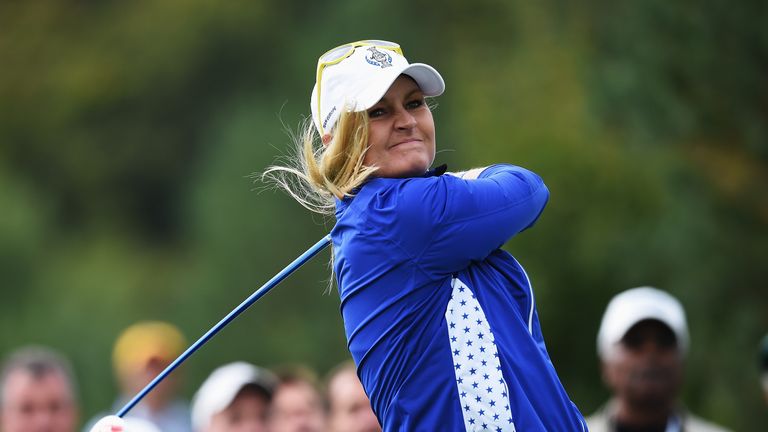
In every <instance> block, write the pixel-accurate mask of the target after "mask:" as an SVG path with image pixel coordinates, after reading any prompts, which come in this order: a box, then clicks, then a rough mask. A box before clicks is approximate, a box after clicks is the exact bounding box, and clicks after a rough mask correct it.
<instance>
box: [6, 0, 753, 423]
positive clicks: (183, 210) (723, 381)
mask: <svg viewBox="0 0 768 432" xmlns="http://www.w3.org/2000/svg"><path fill="white" fill-rule="evenodd" d="M763 3H764V2H758V1H746V2H739V3H738V5H736V4H733V2H726V1H725V0H717V1H711V2H707V3H706V4H701V3H700V2H692V1H683V2H671V3H670V2H662V1H658V0H653V1H645V2H627V1H618V2H607V1H597V0H593V1H591V2H584V3H583V4H582V5H581V6H580V7H576V6H574V5H573V4H572V3H570V2H562V1H556V0H549V1H544V2H525V1H516V2H515V1H513V2H509V1H498V0H480V1H476V2H465V1H455V0H447V1H444V2H442V3H441V4H440V6H439V7H436V6H435V3H434V2H427V1H422V0H417V1H409V2H406V1H404V0H400V1H392V2H385V3H382V2H379V3H371V4H368V2H359V1H354V0H344V1H340V2H334V3H332V4H331V3H330V2H319V3H316V4H315V3H313V4H305V2H286V1H282V2H279V3H278V2H267V1H262V2H211V1H202V0H196V1H173V0H169V1H164V2H150V1H135V2H74V1H69V2H55V1H50V0H49V1H38V2H5V3H2V4H0V208H2V217H1V218H0V274H1V275H2V295H3V297H2V298H3V301H2V302H0V311H2V313H1V314H0V322H1V323H2V326H1V327H0V328H2V333H0V334H1V335H2V337H1V338H0V353H3V354H4V353H6V352H8V351H9V350H11V349H12V348H14V347H16V346H19V345H21V344H25V343H44V344H49V345H52V346H54V347H56V348H58V349H60V350H62V351H63V352H65V353H66V354H67V355H69V356H70V357H71V358H72V359H73V361H74V364H75V366H76V370H77V372H79V375H80V381H81V398H82V401H83V408H84V409H83V411H84V413H85V415H86V416H88V415H90V414H92V413H94V412H96V411H98V410H100V409H104V408H105V407H107V406H108V405H109V404H110V403H111V399H112V397H113V396H114V392H115V388H114V384H113V381H112V376H111V371H110V358H109V357H110V349H111V344H112V342H113V341H114V338H115V337H116V335H117V333H118V332H119V331H120V330H121V329H122V328H124V327H125V326H127V325H129V324H130V323H132V322H134V321H137V320H141V319H164V320H167V321H170V322H173V323H176V324H177V325H179V326H180V327H181V328H182V330H183V331H184V332H185V333H186V334H187V335H188V336H189V338H190V339H194V338H197V337H199V336H200V335H202V334H203V333H204V332H205V331H206V330H207V329H208V328H210V327H211V326H212V325H213V324H214V323H216V322H217V321H218V320H219V319H220V318H221V317H222V316H224V314H226V313H227V312H229V311H230V310H231V309H232V308H233V307H234V306H235V305H237V304H239V303H240V302H241V301H242V300H243V299H244V298H246V297H247V296H248V295H249V294H250V293H251V292H253V290H255V289H256V288H258V287H259V286H261V284H262V283H263V282H265V281H266V280H267V279H268V278H269V277H271V276H272V275H273V274H274V273H275V272H277V271H278V270H280V269H281V268H283V266H285V265H286V264H287V263H288V262H290V261H291V260H292V259H293V258H294V257H295V256H297V255H298V254H299V253H300V252H302V251H304V250H305V249H306V248H307V247H308V246H310V245H311V244H313V243H314V242H315V241H316V240H317V239H319V238H320V237H321V236H322V235H324V233H326V232H327V231H328V230H329V229H330V227H331V226H332V221H324V220H322V218H319V217H316V216H312V215H309V214H307V212H306V211H305V210H303V209H302V208H301V207H300V206H298V205H297V204H296V203H294V202H293V201H292V200H291V199H290V198H289V197H287V196H285V195H284V194H281V193H275V192H273V191H271V190H268V189H265V188H264V185H262V184H261V183H260V182H258V181H255V182H254V178H253V177H251V174H252V173H254V172H258V171H260V170H262V169H263V168H264V167H266V166H267V165H269V164H271V163H273V162H274V161H275V159H276V158H277V157H279V156H281V155H285V154H286V153H287V152H288V151H289V149H290V146H291V143H290V138H289V137H288V135H287V133H286V129H288V130H294V131H295V128H296V126H297V125H298V123H299V122H300V120H301V119H302V118H303V116H305V115H308V112H309V109H308V108H309V107H308V99H309V93H310V91H311V88H312V84H313V83H312V77H313V73H314V68H315V62H316V57H317V55H318V54H320V53H321V52H322V51H324V50H325V49H327V48H329V47H331V46H334V45H335V44H339V43H342V42H346V41H349V40H355V39H363V38H369V37H376V38H383V39H389V40H395V41H398V42H400V43H401V44H402V45H403V46H404V49H405V52H406V55H407V56H408V57H409V58H411V59H412V60H418V61H424V62H426V63H429V64H432V65H434V66H436V67H437V68H438V69H439V70H440V71H441V73H442V74H443V76H444V77H445V78H446V82H447V91H446V94H445V95H443V96H441V97H440V98H438V99H437V100H436V103H437V105H438V106H437V109H436V111H435V120H436V124H437V126H438V133H437V137H438V147H439V149H438V150H439V151H440V152H439V153H438V156H437V159H438V162H441V163H442V162H448V163H449V164H450V165H451V167H452V168H458V169H463V168H468V167H470V166H478V165H486V164H489V163H494V162H512V163H516V164H520V165H523V166H526V167H530V168H532V169H534V170H535V171H537V172H539V173H541V174H542V176H543V177H544V178H545V180H546V182H547V184H548V186H549V188H550V191H551V200H550V203H549V206H548V208H547V210H546V211H545V212H544V214H543V216H542V218H541V220H540V221H539V223H538V224H537V225H536V226H535V227H534V228H533V229H531V230H530V231H527V232H525V233H522V234H521V235H520V236H518V237H517V238H515V239H513V240H512V241H511V242H510V243H509V244H508V245H507V247H508V249H509V250H510V251H512V252H513V253H514V254H515V256H516V257H518V258H519V259H520V261H521V262H522V263H523V264H524V265H525V266H526V268H527V269H528V272H529V274H530V275H531V277H532V279H533V283H534V286H535V287H536V293H537V303H538V304H539V313H540V316H541V320H542V325H543V327H544V332H545V335H546V339H547V343H548V347H549V350H550V353H551V355H552V359H553V361H554V363H555V366H556V367H557V369H558V371H559V373H560V375H561V378H562V379H563V381H564V382H565V384H566V388H567V389H568V391H569V393H570V395H571V396H572V398H573V399H574V401H575V402H576V403H577V404H578V405H579V406H580V407H581V408H582V410H583V411H584V412H585V413H589V412H591V411H592V410H593V409H594V408H596V407H597V406H598V405H599V404H600V403H602V401H603V400H604V398H605V397H606V395H607V393H606V391H605V390H604V389H603V387H602V384H601V382H600V376H599V371H598V367H597V359H596V355H595V342H594V341H595V335H596V332H597V327H598V324H599V320H600V317H601V314H602V311H603V309H604V307H605V305H606V303H607V301H608V299H610V297H611V296H612V295H613V294H615V293H617V292H619V291H621V290H624V289H626V288H630V287H633V286H638V285H646V284H650V285H655V286H658V287H660V288H663V289H666V290H669V291H671V292H672V293H673V294H675V295H676V296H678V297H679V298H680V299H681V300H682V301H683V303H684V304H685V305H686V308H687V311H688V318H689V321H690V325H691V333H692V348H691V353H690V358H689V360H688V377H687V378H688V379H687V385H686V392H685V400H686V402H687V404H688V405H689V406H690V407H691V408H692V410H693V411H695V412H698V413H700V414H702V415H704V416H707V417H710V418H712V419H714V420H717V421H719V422H721V423H723V424H726V425H728V426H730V427H732V428H734V429H736V430H754V429H756V428H758V427H759V426H758V425H760V424H765V422H766V420H768V419H766V414H765V408H764V406H763V403H762V400H761V398H760V395H759V393H758V377H757V370H756V365H755V363H756V362H755V350H756V345H757V341H758V340H759V338H760V337H761V336H762V334H764V333H765V331H766V330H768V317H767V316H766V314H765V310H766V307H768V296H766V293H765V288H764V287H765V283H764V281H765V280H766V279H768V274H767V270H766V266H765V250H767V249H768V230H766V225H767V224H766V223H767V222H768V194H766V193H765V191H766V190H768V167H767V166H766V163H768V145H766V144H767V141H768V132H767V131H766V122H765V119H766V118H768V112H767V111H768V108H767V107H768V87H767V85H768V81H766V80H765V73H766V70H768V33H767V30H766V29H768V26H765V17H766V15H765V14H766V6H765V5H764V4H763ZM327 261H328V255H327V253H326V254H321V255H320V256H319V257H317V258H315V260H314V261H313V262H311V263H309V264H308V265H307V266H305V267H304V268H302V269H301V270H300V271H298V272H297V273H296V274H295V275H293V276H291V278H290V279H288V280H287V281H285V282H284V283H283V284H282V285H280V286H279V287H278V288H277V289H275V290H274V291H273V292H272V293H270V294H269V295H267V296H266V297H265V298H264V299H262V300H261V301H260V302H259V303H257V304H256V305H254V306H253V307H252V308H251V309H250V310H249V311H247V312H246V313H245V314H243V315H242V316H241V317H240V318H238V319H237V320H236V321H235V322H233V323H232V324H231V325H230V326H229V327H227V328H226V329H225V330H224V331H223V332H222V333H221V334H220V335H219V336H217V337H216V338H215V339H214V340H212V341H211V342H210V343H209V344H208V345H207V346H206V347H205V348H204V349H203V350H201V351H200V352H199V353H198V354H196V355H195V357H193V358H192V359H190V360H189V361H188V362H187V364H185V366H184V367H183V368H182V369H184V372H185V376H186V387H185V394H186V395H190V394H191V393H192V392H193V391H194V389H195V388H196V386H197V385H199V383H200V382H201V380H202V379H203V378H204V377H205V376H206V374H207V373H208V372H210V370H211V369H212V368H213V367H215V366H217V365H219V364H221V363H223V362H225V361H229V360H236V359H247V360H251V361H254V362H256V363H259V364H263V365H267V366H272V365H277V364H281V363H293V362H303V363H306V364H308V365H310V366H312V367H314V368H316V369H317V370H318V371H319V372H321V373H322V372H325V371H326V370H328V369H329V368H330V367H331V366H332V365H334V364H335V363H337V362H339V361H341V360H343V359H345V358H347V356H348V354H347V352H346V348H345V338H344V333H343V326H342V323H341V319H340V314H339V311H338V308H339V302H338V297H337V296H336V295H335V293H332V294H330V295H324V294H323V291H324V290H325V288H326V286H327V280H328V278H329V277H330V270H329V268H328V266H327Z"/></svg>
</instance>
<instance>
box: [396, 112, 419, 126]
mask: <svg viewBox="0 0 768 432" xmlns="http://www.w3.org/2000/svg"><path fill="white" fill-rule="evenodd" d="M414 127H416V117H415V116H414V115H413V114H412V113H411V112H410V111H408V110H406V109H404V108H401V109H399V110H398V111H397V112H396V113H395V128H397V129H400V130H408V129H413V128H414Z"/></svg>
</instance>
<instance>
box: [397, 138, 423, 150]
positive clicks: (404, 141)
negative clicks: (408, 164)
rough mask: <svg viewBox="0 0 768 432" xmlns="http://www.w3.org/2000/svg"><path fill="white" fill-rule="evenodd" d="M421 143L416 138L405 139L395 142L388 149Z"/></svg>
mask: <svg viewBox="0 0 768 432" xmlns="http://www.w3.org/2000/svg"><path fill="white" fill-rule="evenodd" d="M422 141H423V140H422V139H421V138H416V137H411V138H406V139H404V140H401V141H398V142H396V143H395V144H393V145H392V146H391V147H390V148H394V147H398V146H401V145H404V144H413V143H421V142H422Z"/></svg>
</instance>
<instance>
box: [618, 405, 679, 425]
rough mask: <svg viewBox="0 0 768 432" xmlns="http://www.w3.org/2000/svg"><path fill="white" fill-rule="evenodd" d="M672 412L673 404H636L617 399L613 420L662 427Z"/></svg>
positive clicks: (626, 423) (621, 422)
mask: <svg viewBox="0 0 768 432" xmlns="http://www.w3.org/2000/svg"><path fill="white" fill-rule="evenodd" d="M674 412H675V410H674V406H673V404H638V403H632V402H631V401H627V400H622V399H618V400H616V409H615V411H614V420H615V421H616V422H617V423H620V424H623V425H631V426H634V427H639V426H643V427H658V426H662V427H663V426H664V425H666V424H667V421H668V420H669V418H670V417H671V416H672V415H673V414H674Z"/></svg>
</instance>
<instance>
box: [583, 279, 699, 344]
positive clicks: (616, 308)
mask: <svg viewBox="0 0 768 432" xmlns="http://www.w3.org/2000/svg"><path fill="white" fill-rule="evenodd" d="M649 319H651V320H657V321H660V322H662V323H663V324H665V325H666V326H667V327H669V328H670V329H671V330H672V331H673V332H674V333H675V337H676V338H677V344H678V347H679V348H680V351H681V352H683V353H685V352H686V351H687V350H688V325H687V324H686V321H685V311H684V310H683V306H682V305H681V304H680V302H679V301H678V300H677V299H676V298H674V297H672V296H671V295H670V294H668V293H666V292H664V291H661V290H659V289H656V288H652V287H640V288H632V289H629V290H627V291H624V292H621V293H619V294H617V295H616V296H615V297H614V298H613V299H611V301H610V303H608V307H607V308H606V310H605V314H604V315H603V321H602V322H601V323H600V330H599V331H598V333H597V353H598V355H600V357H601V358H605V357H606V356H607V355H608V353H609V352H610V349H611V348H612V347H613V345H614V344H616V343H618V342H619V341H621V339H622V338H623V337H624V335H626V334H627V332H628V331H629V329H631V328H632V326H634V325H635V324H637V323H639V322H640V321H643V320H649Z"/></svg>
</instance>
